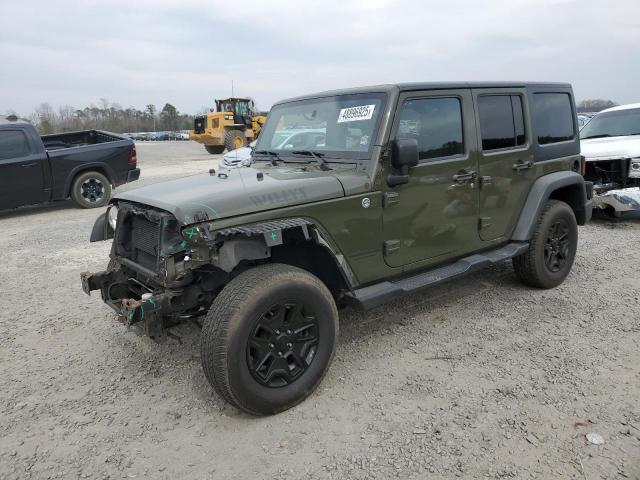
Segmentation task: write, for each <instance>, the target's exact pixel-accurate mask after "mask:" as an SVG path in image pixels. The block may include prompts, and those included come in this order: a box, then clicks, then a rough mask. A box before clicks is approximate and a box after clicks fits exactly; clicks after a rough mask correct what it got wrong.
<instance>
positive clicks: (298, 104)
mask: <svg viewBox="0 0 640 480" xmlns="http://www.w3.org/2000/svg"><path fill="white" fill-rule="evenodd" d="M302 122H309V123H310V124H311V123H313V125H317V126H320V125H322V129H323V132H326V134H325V138H324V139H323V141H322V143H321V144H318V145H317V146H316V147H315V148H309V149H299V148H293V149H292V148H289V147H288V145H290V144H289V143H285V144H283V143H282V142H279V141H275V142H274V138H276V137H277V136H279V135H280V133H282V131H283V130H290V126H291V125H296V124H301V123H302ZM276 147H277V148H276ZM589 192H590V188H589V185H588V184H587V183H585V181H584V178H583V177H582V175H581V174H580V141H579V138H578V131H577V121H576V114H575V109H574V99H573V93H572V89H571V86H570V85H568V84H558V83H488V82H487V83H466V82H465V83H425V84H420V83H413V84H400V85H387V86H377V87H363V88H355V89H347V90H337V91H332V92H325V93H320V94H314V95H309V96H305V97H298V98H295V99H291V100H284V101H281V102H278V103H277V104H276V105H275V106H274V107H273V109H272V110H271V111H270V113H269V117H268V119H267V122H266V124H265V125H264V127H263V129H262V131H261V133H260V136H259V138H258V141H257V144H256V146H255V150H254V152H253V164H252V166H251V167H248V168H237V169H231V170H224V171H213V170H211V171H210V172H209V173H206V174H202V175H196V176H190V177H185V178H181V179H177V180H173V181H170V182H167V183H159V184H154V185H150V186H145V187H143V188H139V189H137V190H130V191H127V192H123V193H120V194H119V195H117V196H116V197H115V198H114V200H113V201H112V202H111V205H110V207H109V209H108V210H107V212H105V213H103V214H102V215H101V216H100V217H99V218H98V219H97V221H96V223H95V225H94V228H93V232H92V234H91V241H98V240H105V239H110V238H113V239H114V242H113V249H112V253H111V258H110V261H109V265H108V267H107V269H106V270H105V271H101V272H96V273H90V272H84V273H82V274H81V282H82V288H83V290H84V291H85V292H86V293H90V292H91V291H94V290H100V292H101V294H102V299H103V301H104V302H106V303H107V305H109V306H110V307H112V308H113V309H114V310H115V311H116V312H117V314H118V315H119V316H120V318H121V320H122V321H123V322H124V323H125V324H127V325H131V324H139V325H140V326H142V327H143V328H144V331H145V332H146V333H147V335H149V336H150V337H153V338H154V339H156V340H161V339H163V338H165V337H166V335H167V328H170V327H171V326H173V325H175V324H176V323H178V322H180V321H183V320H185V319H189V318H194V317H202V318H203V321H202V322H203V327H202V333H201V336H202V338H201V343H200V345H201V350H200V352H201V353H200V358H201V361H202V365H203V368H204V372H205V375H206V377H207V379H208V380H209V382H210V383H211V384H212V385H213V387H214V388H215V390H216V391H217V392H219V393H220V395H221V396H222V398H224V399H225V400H227V401H228V402H230V403H232V404H233V405H235V406H236V407H238V408H239V409H241V410H244V411H246V412H249V413H251V414H273V413H276V412H280V411H283V410H286V409H287V408H290V407H292V406H293V405H296V404H297V403H299V402H301V401H302V400H303V399H304V398H305V397H306V396H307V395H309V394H310V393H311V392H312V391H313V390H314V389H315V388H316V387H317V386H318V384H319V383H320V381H321V379H322V377H323V376H324V374H325V372H326V370H327V368H328V366H329V364H330V362H331V359H332V357H333V354H334V349H335V345H336V340H337V335H338V310H337V306H338V305H346V304H351V305H353V306H355V307H358V308H365V309H366V308H372V307H375V306H377V305H380V304H382V303H383V302H386V301H389V300H391V299H394V298H399V297H401V296H403V295H407V294H412V293H414V292H417V291H419V290H420V289H423V288H426V287H428V286H431V285H435V284H438V283H440V282H443V281H446V280H451V279H453V278H456V277H459V276H461V275H464V274H466V273H468V272H472V271H475V270H477V269H479V268H483V267H487V266H489V265H492V264H496V263H499V262H504V261H505V260H509V259H511V260H512V262H513V267H514V270H515V274H516V276H517V277H518V278H519V279H520V281H522V282H523V283H525V284H527V285H529V286H532V287H535V288H552V287H555V286H557V285H559V284H561V283H562V282H563V281H564V279H565V278H566V277H567V275H569V272H570V270H571V267H572V264H573V260H574V257H575V254H576V250H577V246H578V225H582V224H584V223H585V222H586V221H588V220H589V218H590V216H591V212H592V205H591V201H590V200H589ZM505 292H506V290H505ZM505 294H507V293H505Z"/></svg>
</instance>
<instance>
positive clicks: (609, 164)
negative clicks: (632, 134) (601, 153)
mask: <svg viewBox="0 0 640 480" xmlns="http://www.w3.org/2000/svg"><path fill="white" fill-rule="evenodd" d="M584 177H585V180H588V181H591V182H593V203H594V206H595V207H596V208H598V209H599V210H601V211H604V212H606V213H610V214H613V215H615V216H620V215H622V214H626V213H628V212H637V213H639V214H640V159H637V158H610V157H606V158H605V157H602V158H587V159H586V165H585V175H584Z"/></svg>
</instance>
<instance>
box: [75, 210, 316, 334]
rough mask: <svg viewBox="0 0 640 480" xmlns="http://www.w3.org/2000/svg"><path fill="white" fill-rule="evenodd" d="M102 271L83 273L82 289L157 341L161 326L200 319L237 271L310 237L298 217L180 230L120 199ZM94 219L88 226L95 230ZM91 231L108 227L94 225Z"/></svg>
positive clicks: (201, 222) (170, 219)
mask: <svg viewBox="0 0 640 480" xmlns="http://www.w3.org/2000/svg"><path fill="white" fill-rule="evenodd" d="M117 208H118V215H117V221H115V228H114V229H113V232H112V236H113V246H112V251H111V261H110V263H109V266H108V268H107V270H105V271H101V272H95V273H91V272H83V273H82V274H81V281H82V289H83V290H84V291H85V292H86V293H87V294H90V292H92V291H95V290H100V293H101V296H102V299H103V301H104V302H105V303H106V304H107V305H109V306H110V307H111V308H113V310H115V311H116V313H117V314H118V316H119V318H120V321H122V322H123V323H125V324H126V325H133V324H141V325H142V327H143V330H144V332H145V333H146V334H147V335H148V336H149V337H151V338H153V339H154V340H157V341H162V340H163V339H165V338H166V336H167V328H169V327H171V326H173V325H175V324H177V323H180V322H181V321H184V320H185V319H189V318H196V317H199V316H202V315H204V314H205V313H206V312H207V310H208V308H209V306H210V305H211V303H212V302H213V300H214V299H215V297H216V296H217V294H218V293H219V292H220V290H221V289H222V288H223V287H224V285H226V284H227V283H228V282H229V281H230V280H231V279H232V278H233V277H234V276H235V275H237V274H238V273H239V271H241V270H242V269H243V268H244V267H248V266H251V265H256V264H258V263H261V262H266V261H268V259H269V258H270V256H271V247H273V246H277V245H281V244H282V243H283V241H284V237H286V238H287V239H288V240H294V241H307V240H310V239H312V238H313V239H315V240H316V241H317V242H320V239H319V237H318V238H317V239H316V237H315V236H312V235H313V234H315V235H318V233H317V232H315V231H313V232H311V231H310V229H309V228H308V225H307V223H308V222H306V221H305V220H303V219H286V220H277V221H271V222H264V223H261V224H259V225H255V226H249V225H248V226H243V227H236V228H227V229H224V230H218V231H214V229H213V223H212V222H210V221H208V219H207V218H204V217H202V218H198V223H197V224H195V225H191V226H186V227H183V226H182V225H180V223H179V222H178V221H177V220H176V219H175V217H174V216H173V215H172V214H171V213H168V212H165V211H162V210H159V209H156V208H153V207H148V206H143V205H139V204H134V203H129V202H123V201H120V202H119V203H118V206H117ZM98 223H99V221H97V222H96V224H98ZM94 230H97V231H99V232H104V234H103V236H102V237H101V238H100V239H104V238H108V236H109V229H108V228H107V227H105V226H104V225H97V226H96V227H95V228H94Z"/></svg>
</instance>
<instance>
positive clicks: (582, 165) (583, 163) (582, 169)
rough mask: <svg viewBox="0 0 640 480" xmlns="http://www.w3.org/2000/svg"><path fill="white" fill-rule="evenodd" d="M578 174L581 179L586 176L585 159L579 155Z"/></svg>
mask: <svg viewBox="0 0 640 480" xmlns="http://www.w3.org/2000/svg"><path fill="white" fill-rule="evenodd" d="M580 173H582V176H583V177H584V176H585V175H586V174H587V159H586V158H585V157H584V155H580Z"/></svg>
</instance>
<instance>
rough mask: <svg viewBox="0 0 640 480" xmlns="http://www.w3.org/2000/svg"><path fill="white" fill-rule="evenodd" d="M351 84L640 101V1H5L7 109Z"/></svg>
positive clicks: (193, 102) (271, 93) (184, 100)
mask: <svg viewBox="0 0 640 480" xmlns="http://www.w3.org/2000/svg"><path fill="white" fill-rule="evenodd" d="M232 79H233V80H234V84H235V93H236V94H237V95H248V96H253V97H254V98H255V99H256V101H257V103H258V106H259V107H261V108H264V109H267V108H269V107H270V106H271V104H272V103H273V102H274V101H276V100H278V99H280V98H284V97H290V96H295V95H300V94H304V93H311V92H314V91H321V90H327V89H332V88H339V87H349V86H358V85H371V84H378V83H393V82H405V81H438V80H552V81H566V82H571V83H572V84H573V87H574V91H575V94H576V97H577V98H578V100H580V99H585V98H607V99H612V100H614V101H616V102H619V103H631V102H640V0H609V1H602V0H595V1H580V0H566V1H548V0H503V1H493V0H471V1H464V0H462V1H458V0H439V1H426V0H425V1H419V0H416V1H408V0H399V1H391V0H322V1H313V0H261V1H252V0H249V1H247V0H244V1H237V2H234V1H233V0H224V1H214V0H201V1H198V0H171V1H167V0H153V1H151V0H126V1H121V0H101V1H90V0H82V1H56V0H47V1H45V0H39V1H33V0H2V15H1V17H0V113H4V112H6V111H7V110H9V109H13V110H16V111H17V112H18V113H20V114H22V115H27V114H29V113H31V112H32V111H33V110H34V108H35V107H36V106H37V105H38V104H39V103H41V102H49V103H51V104H52V105H53V106H54V107H58V106H60V105H63V104H70V105H73V106H74V107H84V106H88V105H90V104H91V103H97V102H98V100H99V99H100V98H107V99H109V100H110V101H113V102H118V103H120V104H121V105H122V106H124V107H127V106H134V107H137V108H143V107H144V105H145V104H147V103H155V104H156V105H158V106H159V107H161V106H162V105H163V104H164V103H165V102H170V103H172V104H174V105H175V106H176V107H177V108H178V109H179V110H180V111H184V112H187V113H195V112H196V111H198V110H200V109H201V108H202V107H203V106H210V105H212V104H213V99H214V98H220V97H224V96H229V95H230V94H231V80H232Z"/></svg>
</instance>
